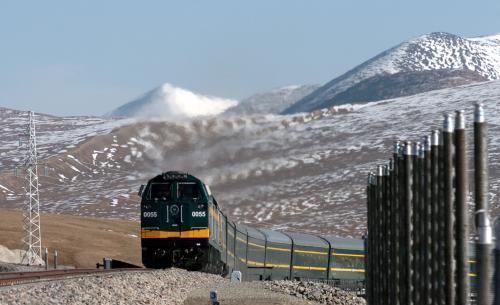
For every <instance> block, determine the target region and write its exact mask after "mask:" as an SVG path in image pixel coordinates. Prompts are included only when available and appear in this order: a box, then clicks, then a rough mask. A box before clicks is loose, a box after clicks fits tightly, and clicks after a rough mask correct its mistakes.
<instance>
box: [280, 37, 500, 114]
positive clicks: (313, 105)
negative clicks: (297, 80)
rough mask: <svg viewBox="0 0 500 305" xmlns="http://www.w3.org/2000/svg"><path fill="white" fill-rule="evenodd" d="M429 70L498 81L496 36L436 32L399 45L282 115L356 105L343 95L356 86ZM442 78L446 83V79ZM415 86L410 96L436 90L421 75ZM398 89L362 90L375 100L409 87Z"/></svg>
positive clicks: (354, 98)
mask: <svg viewBox="0 0 500 305" xmlns="http://www.w3.org/2000/svg"><path fill="white" fill-rule="evenodd" d="M429 70H459V71H463V72H461V73H468V72H465V71H467V70H470V71H473V72H474V73H475V74H476V76H474V77H472V78H470V77H469V78H467V81H468V82H475V81H479V80H481V79H487V80H495V79H499V78H500V35H493V36H485V37H478V38H462V37H460V36H457V35H453V34H449V33H442V32H437V33H430V34H427V35H423V36H420V37H418V38H415V39H412V40H409V41H407V42H403V43H401V44H400V45H397V46H395V47H393V48H391V49H389V50H387V51H384V52H382V53H381V54H379V55H377V56H375V57H373V58H372V59H370V60H368V61H366V62H364V63H362V64H360V65H359V66H357V67H355V68H354V69H352V70H350V71H348V72H346V73H345V74H343V75H341V76H339V77H337V78H335V79H333V80H331V81H330V82H328V83H327V84H325V85H324V86H322V87H321V88H319V89H317V90H316V91H314V92H313V93H311V94H310V95H308V96H306V97H304V98H303V99H302V100H299V101H298V102H297V103H295V104H294V105H292V106H291V107H289V108H288V109H286V110H285V111H284V113H295V112H301V111H312V110H315V109H319V108H323V107H328V106H331V105H339V104H342V103H351V102H360V100H359V96H356V95H355V94H348V93H347V92H346V91H347V90H349V89H350V88H352V87H353V86H354V85H356V84H360V83H361V82H363V81H368V80H369V81H371V82H374V79H373V78H374V77H376V79H375V80H377V82H378V83H380V82H382V81H386V82H389V83H390V80H391V77H392V75H394V74H397V73H408V72H413V78H416V77H417V76H418V75H419V73H418V72H420V71H429ZM443 77H445V79H446V80H447V81H449V76H448V75H443ZM419 82H422V83H426V84H427V85H425V86H420V87H419V89H418V90H415V89H413V92H412V93H420V92H425V91H427V90H434V89H437V88H434V87H433V86H432V82H433V80H432V79H431V80H428V79H426V77H425V74H421V75H420V76H419ZM449 82H450V83H449V84H448V85H447V86H453V85H454V82H453V81H449ZM461 84H463V82H462V83H461ZM365 85H366V83H365ZM399 87H400V88H403V90H402V91H403V92H402V93H401V94H400V95H398V94H397V92H396V91H394V90H393V91H391V92H390V94H388V95H384V94H382V92H379V91H377V87H371V88H369V89H366V88H365V92H368V91H372V92H373V94H374V95H373V96H375V95H376V98H377V99H387V98H392V97H398V96H404V95H407V94H405V91H408V90H411V89H412V88H413V84H412V83H401V84H399ZM395 89H397V88H395ZM351 91H354V90H351ZM342 93H343V96H342V98H340V97H339V96H338V95H339V94H342ZM370 96H372V95H370ZM366 100H375V97H370V98H365V101H366Z"/></svg>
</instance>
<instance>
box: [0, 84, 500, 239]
mask: <svg viewBox="0 0 500 305" xmlns="http://www.w3.org/2000/svg"><path fill="white" fill-rule="evenodd" d="M476 101H479V102H483V103H484V104H485V112H486V117H487V120H488V123H489V139H490V140H489V144H490V176H491V178H490V191H491V193H490V202H491V209H492V215H493V216H499V215H500V197H499V196H498V194H499V190H500V154H499V152H500V107H499V104H498V103H499V102H500V81H490V82H483V83H478V84H473V85H467V86H460V87H454V88H448V89H443V90H435V91H431V92H426V93H422V94H418V95H413V96H408V97H401V98H396V99H392V100H384V101H379V102H372V103H368V104H363V105H361V104H360V105H355V106H342V107H340V106H339V107H336V108H329V109H323V110H318V111H314V112H312V113H301V114H296V115H285V116H269V115H261V116H259V115H252V116H245V115H241V116H233V117H224V116H216V117H200V118H195V119H189V120H183V121H174V122H166V121H157V122H149V121H143V122H134V121H132V120H129V121H122V120H118V121H103V120H97V119H93V118H71V119H70V118H55V117H54V118H52V117H45V116H41V118H42V120H41V121H40V122H39V126H40V132H41V133H40V138H39V141H38V144H39V147H41V149H42V153H41V157H40V161H39V162H40V163H42V164H46V165H47V167H48V168H49V171H48V172H49V176H48V177H40V183H41V187H40V192H41V193H40V200H41V208H42V210H43V211H47V212H49V211H50V212H54V213H69V214H78V215H90V216H99V217H114V218H121V219H123V218H127V219H136V220H137V219H138V218H139V205H138V203H139V198H138V197H137V195H136V194H137V190H138V187H139V186H140V185H141V184H143V183H145V182H146V181H147V179H149V178H151V177H152V176H154V175H156V174H158V173H159V172H161V171H166V170H172V169H173V170H183V171H188V172H190V173H193V174H195V175H197V176H199V177H200V178H201V179H203V180H204V181H205V182H206V183H208V184H210V185H211V187H212V190H213V193H214V195H215V196H216V197H217V199H218V202H219V204H220V205H221V207H222V208H223V209H224V210H225V211H226V212H227V213H228V215H229V216H230V217H231V219H234V220H236V221H241V222H245V223H249V224H252V225H255V226H263V227H271V228H276V229H278V228H279V229H287V230H301V231H308V232H321V233H325V234H326V233H328V234H338V235H344V236H347V235H351V236H360V235H361V234H362V233H363V231H364V229H365V213H366V210H365V206H366V204H365V183H366V174H367V172H368V171H369V170H373V169H374V168H375V166H376V165H377V164H380V163H382V162H386V160H387V159H388V158H389V157H390V156H391V151H392V150H391V146H392V141H393V140H394V139H396V138H398V139H402V140H405V139H409V140H419V139H420V137H421V136H423V135H424V134H427V133H428V132H430V130H431V129H433V128H439V127H440V126H441V120H442V116H441V113H442V112H451V111H454V110H457V109H465V110H466V111H467V112H466V116H467V120H468V126H470V125H471V120H472V115H471V112H472V109H473V103H474V102H476ZM0 115H1V118H2V120H0V127H1V128H2V130H10V131H9V137H7V138H6V137H1V138H0V146H1V147H7V148H8V149H5V151H3V152H2V153H1V154H0V162H2V163H3V164H11V163H12V162H13V161H12V159H13V158H14V157H17V158H18V157H19V156H20V154H19V153H17V154H14V153H10V151H11V150H14V148H13V147H14V145H15V142H16V138H15V135H16V134H18V133H19V132H20V130H21V129H22V128H23V127H24V126H25V124H26V117H25V115H24V114H23V115H22V116H20V114H19V113H18V112H15V111H12V110H2V111H0ZM42 129H43V130H44V131H45V132H44V133H42ZM52 133H53V134H54V135H57V137H51V136H50V134H52ZM73 134H75V135H76V136H75V137H72V135H73ZM469 143H472V139H469ZM50 147H54V149H52V151H53V152H51V153H47V150H46V149H48V148H50ZM22 193H23V192H22V179H21V177H15V176H14V175H13V170H12V167H6V166H2V168H1V171H0V206H2V207H20V206H21V204H22V198H23V197H22Z"/></svg>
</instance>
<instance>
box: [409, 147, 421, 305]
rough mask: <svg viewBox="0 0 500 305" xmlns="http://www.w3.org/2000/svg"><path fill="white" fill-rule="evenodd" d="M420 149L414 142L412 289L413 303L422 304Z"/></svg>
mask: <svg viewBox="0 0 500 305" xmlns="http://www.w3.org/2000/svg"><path fill="white" fill-rule="evenodd" d="M419 151H420V143H419V142H414V143H413V156H412V159H413V165H412V166H413V178H412V179H413V186H412V192H413V196H412V216H411V223H412V235H411V238H412V256H413V261H412V272H413V273H412V281H413V291H412V298H413V304H420V295H419V292H420V291H419V286H420V285H419V284H420V277H419V268H418V267H419V266H418V264H419V262H420V260H419V259H420V256H419V252H418V250H419V247H420V239H419V236H418V231H419V229H420V224H419V221H420V216H419V209H420V206H419V200H420V197H421V194H420V192H419V188H420V184H419V181H420V179H419V175H420V166H419V158H418V154H419Z"/></svg>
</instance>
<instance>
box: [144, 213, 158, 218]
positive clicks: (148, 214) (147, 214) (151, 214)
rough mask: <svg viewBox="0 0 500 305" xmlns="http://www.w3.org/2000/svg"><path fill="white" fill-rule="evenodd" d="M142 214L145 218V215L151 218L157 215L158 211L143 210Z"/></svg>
mask: <svg viewBox="0 0 500 305" xmlns="http://www.w3.org/2000/svg"><path fill="white" fill-rule="evenodd" d="M143 215H144V217H145V218H146V217H151V218H153V217H157V216H158V213H157V212H144V214H143Z"/></svg>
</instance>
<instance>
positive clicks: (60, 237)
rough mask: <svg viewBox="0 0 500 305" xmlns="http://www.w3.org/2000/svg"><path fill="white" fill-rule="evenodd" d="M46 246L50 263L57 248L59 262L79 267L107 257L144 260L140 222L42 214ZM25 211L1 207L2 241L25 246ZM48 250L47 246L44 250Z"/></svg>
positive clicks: (132, 260) (135, 260) (43, 238)
mask: <svg viewBox="0 0 500 305" xmlns="http://www.w3.org/2000/svg"><path fill="white" fill-rule="evenodd" d="M41 224H42V247H43V248H45V247H47V248H48V249H49V253H50V255H49V258H50V259H49V263H50V264H52V263H51V262H52V253H53V252H54V250H57V252H58V255H59V258H58V262H59V264H62V265H68V266H75V267H95V264H96V263H97V262H102V258H103V257H112V258H116V259H120V260H124V261H127V262H131V263H133V264H140V263H141V262H140V238H139V237H138V236H139V235H140V232H139V230H140V226H139V223H138V222H133V221H125V220H113V219H102V218H92V217H81V216H71V215H54V214H42V215H41ZM21 238H22V213H21V211H20V210H13V209H3V208H0V245H4V246H6V247H7V248H9V249H21V248H22V243H21ZM42 251H44V250H42Z"/></svg>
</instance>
